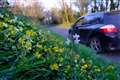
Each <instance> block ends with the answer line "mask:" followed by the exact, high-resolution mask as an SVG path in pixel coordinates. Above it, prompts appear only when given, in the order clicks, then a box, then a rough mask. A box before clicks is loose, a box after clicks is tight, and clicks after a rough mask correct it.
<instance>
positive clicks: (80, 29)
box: [73, 17, 88, 43]
mask: <svg viewBox="0 0 120 80" xmlns="http://www.w3.org/2000/svg"><path fill="white" fill-rule="evenodd" d="M86 25H88V24H87V21H86V19H85V17H82V18H80V19H79V20H78V21H77V22H76V24H75V25H74V28H73V30H74V33H73V39H74V41H75V42H76V43H85V37H86V34H87V33H86Z"/></svg>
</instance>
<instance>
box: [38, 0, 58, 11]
mask: <svg viewBox="0 0 120 80" xmlns="http://www.w3.org/2000/svg"><path fill="white" fill-rule="evenodd" d="M40 1H41V2H42V3H43V5H44V6H45V8H46V9H50V8H52V7H58V1H59V0H40Z"/></svg>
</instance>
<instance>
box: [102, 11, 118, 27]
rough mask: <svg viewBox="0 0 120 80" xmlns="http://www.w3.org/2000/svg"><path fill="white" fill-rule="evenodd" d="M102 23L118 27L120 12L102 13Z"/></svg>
mask: <svg viewBox="0 0 120 80" xmlns="http://www.w3.org/2000/svg"><path fill="white" fill-rule="evenodd" d="M103 22H104V24H113V25H115V26H116V27H119V28H120V13H109V14H105V15H104V20H103Z"/></svg>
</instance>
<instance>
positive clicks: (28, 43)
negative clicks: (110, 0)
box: [25, 42, 32, 50]
mask: <svg viewBox="0 0 120 80" xmlns="http://www.w3.org/2000/svg"><path fill="white" fill-rule="evenodd" d="M25 48H26V49H27V50H31V49H32V43H31V42H26V44H25Z"/></svg>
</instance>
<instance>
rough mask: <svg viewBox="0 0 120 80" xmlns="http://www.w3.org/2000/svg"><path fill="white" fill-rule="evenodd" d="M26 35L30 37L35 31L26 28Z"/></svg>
mask: <svg viewBox="0 0 120 80" xmlns="http://www.w3.org/2000/svg"><path fill="white" fill-rule="evenodd" d="M26 35H27V36H30V37H32V36H34V35H35V33H34V32H33V31H32V30H28V31H26Z"/></svg>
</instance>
